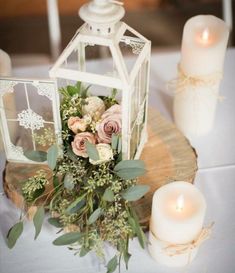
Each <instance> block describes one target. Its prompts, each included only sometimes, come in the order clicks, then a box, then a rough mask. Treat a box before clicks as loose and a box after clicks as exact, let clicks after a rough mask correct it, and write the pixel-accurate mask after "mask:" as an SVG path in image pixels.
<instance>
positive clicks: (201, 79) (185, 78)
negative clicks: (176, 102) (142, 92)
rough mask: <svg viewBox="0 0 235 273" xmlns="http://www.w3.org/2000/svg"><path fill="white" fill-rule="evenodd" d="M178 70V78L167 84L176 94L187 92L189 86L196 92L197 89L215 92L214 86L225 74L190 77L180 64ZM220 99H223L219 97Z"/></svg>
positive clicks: (216, 73)
mask: <svg viewBox="0 0 235 273" xmlns="http://www.w3.org/2000/svg"><path fill="white" fill-rule="evenodd" d="M177 70H178V77H177V78H176V79H173V80H171V81H169V82H168V84H167V87H168V88H172V89H174V90H175V93H176V94H177V93H180V92H183V91H186V90H187V88H188V87H189V86H190V87H193V88H194V89H195V90H197V87H209V88H210V89H211V91H213V88H214V86H216V85H217V84H218V83H219V82H220V81H221V80H222V78H223V73H222V72H221V71H217V72H214V73H212V74H209V75H203V76H190V75H187V74H186V73H185V72H184V71H183V69H182V67H181V65H180V64H178V67H177ZM215 95H216V94H215ZM216 96H217V95H216ZM218 99H223V98H222V97H218Z"/></svg>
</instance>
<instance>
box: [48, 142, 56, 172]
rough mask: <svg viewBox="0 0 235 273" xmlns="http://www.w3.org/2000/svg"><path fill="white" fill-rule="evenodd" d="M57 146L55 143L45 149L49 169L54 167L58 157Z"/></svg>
mask: <svg viewBox="0 0 235 273" xmlns="http://www.w3.org/2000/svg"><path fill="white" fill-rule="evenodd" d="M58 154H59V151H58V146H57V145H56V144H54V145H52V146H51V147H50V148H49V149H48V151H47V164H48V166H49V167H50V169H51V170H54V169H55V167H56V162H57V158H58Z"/></svg>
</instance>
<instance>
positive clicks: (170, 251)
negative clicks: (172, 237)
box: [164, 223, 214, 257]
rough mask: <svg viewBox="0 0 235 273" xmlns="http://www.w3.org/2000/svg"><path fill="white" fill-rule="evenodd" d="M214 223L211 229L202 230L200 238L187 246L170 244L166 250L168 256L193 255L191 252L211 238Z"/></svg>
mask: <svg viewBox="0 0 235 273" xmlns="http://www.w3.org/2000/svg"><path fill="white" fill-rule="evenodd" d="M213 225H214V223H212V224H211V225H210V226H209V227H204V228H202V230H201V232H200V234H199V235H198V237H197V238H196V239H195V240H193V241H192V242H190V243H187V244H169V245H168V246H167V247H165V248H164V251H165V253H166V254H167V255H168V256H171V257H172V256H176V255H181V254H187V253H189V254H191V252H192V251H193V250H194V249H195V248H197V247H199V246H200V245H201V244H202V243H203V242H205V241H206V240H208V239H209V238H210V236H211V232H212V227H213Z"/></svg>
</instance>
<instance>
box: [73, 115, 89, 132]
mask: <svg viewBox="0 0 235 273" xmlns="http://www.w3.org/2000/svg"><path fill="white" fill-rule="evenodd" d="M68 127H69V129H70V130H72V131H73V132H74V134H77V132H78V131H82V132H84V131H85V130H86V128H87V121H86V120H85V119H82V118H79V117H70V118H69V119H68Z"/></svg>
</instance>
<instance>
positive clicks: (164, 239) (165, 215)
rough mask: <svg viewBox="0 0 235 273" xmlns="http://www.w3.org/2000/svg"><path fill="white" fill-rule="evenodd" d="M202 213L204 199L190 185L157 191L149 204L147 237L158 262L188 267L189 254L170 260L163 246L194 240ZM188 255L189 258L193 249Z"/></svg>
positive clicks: (167, 186) (168, 185)
mask: <svg viewBox="0 0 235 273" xmlns="http://www.w3.org/2000/svg"><path fill="white" fill-rule="evenodd" d="M205 212H206V201H205V198H204V197H203V195H202V193H201V192H200V191H199V190H198V189H197V188H196V187H195V186H194V185H192V184H191V183H188V182H183V181H179V182H173V183H169V184H167V185H165V186H163V187H161V188H160V189H158V190H157V191H156V192H155V193H154V196H153V202H152V213H151V223H150V238H149V239H150V246H149V251H150V253H151V255H152V256H153V257H154V258H155V259H156V260H157V261H158V262H160V263H163V264H167V265H169V266H183V265H185V264H187V262H188V259H189V257H188V256H189V254H188V253H186V254H183V255H179V256H178V255H177V256H174V257H170V256H168V255H167V254H166V253H165V252H164V250H163V246H167V245H172V244H187V243H190V242H192V241H194V240H195V239H196V238H197V236H198V235H199V234H200V232H201V230H202V227H203V222H204V217H205ZM153 235H155V237H154V236H153ZM153 238H155V240H154V239H153ZM191 254H192V255H191V257H190V258H191V259H192V258H193V257H194V256H195V254H196V249H195V250H194V252H193V253H191ZM163 257H165V258H164V259H163Z"/></svg>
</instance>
